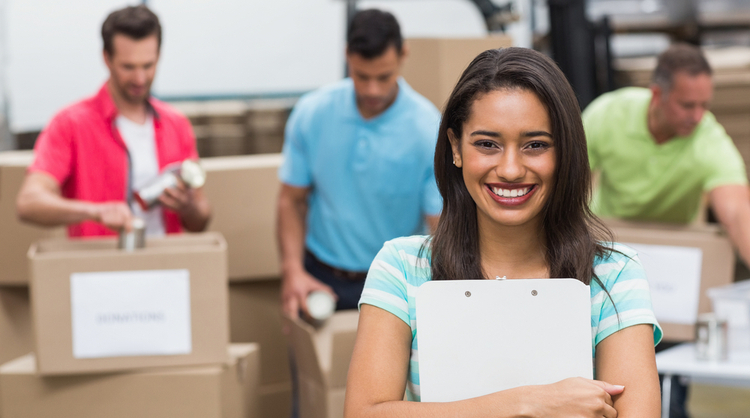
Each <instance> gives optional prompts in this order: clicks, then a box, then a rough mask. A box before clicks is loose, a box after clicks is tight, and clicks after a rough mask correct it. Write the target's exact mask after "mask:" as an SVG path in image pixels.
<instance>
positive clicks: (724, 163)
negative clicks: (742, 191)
mask: <svg viewBox="0 0 750 418" xmlns="http://www.w3.org/2000/svg"><path fill="white" fill-rule="evenodd" d="M704 117H705V118H707V119H708V120H707V121H706V122H708V123H710V125H711V129H710V130H709V132H708V133H707V135H710V136H711V138H712V140H711V141H710V146H709V149H708V150H706V152H704V153H703V155H704V157H705V158H706V159H707V160H706V163H707V164H708V165H709V175H708V176H707V177H706V180H705V183H704V184H703V190H704V191H706V192H708V191H711V190H713V189H714V188H716V187H718V186H724V185H728V184H739V185H745V184H747V171H746V170H745V162H744V161H743V159H742V156H741V155H740V152H739V151H738V150H737V147H736V146H735V145H734V142H733V141H732V139H731V138H730V137H729V135H727V133H726V131H725V130H724V127H723V126H721V125H720V124H719V123H718V122H717V121H716V120H715V118H714V117H713V115H711V114H706V115H705V116H704Z"/></svg>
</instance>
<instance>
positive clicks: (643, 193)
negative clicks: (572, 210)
mask: <svg viewBox="0 0 750 418" xmlns="http://www.w3.org/2000/svg"><path fill="white" fill-rule="evenodd" d="M650 100H651V91H650V90H648V89H644V88H638V87H628V88H623V89H620V90H617V91H614V92H611V93H607V94H604V95H602V96H601V97H599V98H598V99H596V100H595V101H594V102H592V103H591V104H590V105H589V106H588V107H587V108H586V110H585V111H584V112H583V125H584V128H585V130H586V139H587V142H588V152H589V163H590V165H591V170H592V171H594V172H596V171H599V172H600V177H599V185H598V188H597V189H596V190H594V196H593V200H592V203H591V209H592V210H593V211H594V213H595V214H597V215H598V216H600V217H605V218H625V219H637V220H646V221H661V222H676V223H688V222H691V221H692V220H693V219H694V218H695V217H696V216H697V214H698V210H699V207H700V202H701V197H702V195H703V193H704V192H708V191H710V190H712V189H713V188H715V187H717V186H722V185H728V184H740V185H744V184H747V174H746V172H745V164H744V162H743V161H742V157H741V156H740V153H739V151H737V148H736V147H735V146H734V143H733V142H732V139H731V138H729V136H728V135H727V133H726V132H725V131H724V128H723V127H722V126H721V125H720V124H719V123H718V122H717V121H716V118H715V117H714V115H713V114H711V113H710V112H706V113H705V115H704V116H703V120H701V122H700V124H698V126H697V127H696V129H695V131H693V133H692V134H691V135H689V136H685V137H675V138H672V139H670V140H669V141H667V142H665V143H662V144H657V143H656V141H655V140H654V138H653V137H652V136H651V133H650V132H649V131H648V127H647V123H646V113H647V110H648V105H649V102H650Z"/></svg>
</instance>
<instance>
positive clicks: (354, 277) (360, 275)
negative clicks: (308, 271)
mask: <svg viewBox="0 0 750 418" xmlns="http://www.w3.org/2000/svg"><path fill="white" fill-rule="evenodd" d="M305 253H307V255H308V256H310V259H311V260H312V261H313V262H314V263H315V264H316V265H318V266H319V267H320V268H322V269H323V270H326V271H328V272H329V273H331V274H333V275H334V276H336V277H338V278H340V279H344V280H346V281H350V282H361V281H363V280H365V278H367V272H366V271H349V270H342V269H340V268H337V267H333V266H329V265H328V264H326V263H324V262H322V261H320V260H318V257H315V254H313V253H311V252H310V251H309V250H305Z"/></svg>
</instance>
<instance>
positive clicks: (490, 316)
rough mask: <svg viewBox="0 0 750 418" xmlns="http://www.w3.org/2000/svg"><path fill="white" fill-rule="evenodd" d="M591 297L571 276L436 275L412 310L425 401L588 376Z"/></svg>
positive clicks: (420, 291) (422, 289)
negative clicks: (475, 277)
mask: <svg viewBox="0 0 750 418" xmlns="http://www.w3.org/2000/svg"><path fill="white" fill-rule="evenodd" d="M590 298H591V295H590V290H589V287H588V286H586V285H585V284H583V283H582V282H580V281H578V280H575V279H511V280H441V281H430V282H427V283H425V284H423V285H421V286H420V287H419V289H418V292H417V300H416V316H417V335H418V339H419V340H418V350H419V386H420V396H421V400H422V402H451V401H458V400H463V399H469V398H474V397H478V396H483V395H487V394H490V393H493V392H497V391H501V390H506V389H511V388H514V387H518V386H525V385H540V384H548V383H554V382H558V381H560V380H563V379H566V378H569V377H576V376H580V377H584V378H589V379H591V378H593V362H592V358H591V353H592V347H591V344H592V342H591V299H590Z"/></svg>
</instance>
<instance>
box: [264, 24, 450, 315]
mask: <svg viewBox="0 0 750 418" xmlns="http://www.w3.org/2000/svg"><path fill="white" fill-rule="evenodd" d="M406 55H407V49H406V46H405V45H404V44H403V39H402V37H401V31H400V28H399V24H398V22H397V21H396V19H395V18H394V16H393V15H392V14H390V13H387V12H382V11H379V10H364V11H360V12H358V13H357V14H356V15H354V17H353V18H352V21H351V23H350V26H349V29H348V32H347V49H346V62H347V65H348V69H349V78H346V79H345V80H342V81H340V82H337V83H335V84H332V85H329V86H326V87H323V88H321V89H319V90H317V91H315V92H312V93H310V94H308V95H306V96H304V97H302V98H301V99H300V101H299V102H298V103H297V105H296V106H295V107H294V110H293V111H292V114H291V116H290V118H289V121H288V123H287V127H286V133H285V142H284V149H283V153H284V162H283V164H282V166H281V167H280V169H279V177H280V179H281V181H282V183H283V185H282V188H281V192H280V195H279V201H278V238H279V245H280V250H281V263H282V276H283V285H282V295H281V297H282V309H283V310H284V312H285V313H286V314H288V315H291V316H293V317H296V316H297V315H298V312H299V310H300V309H301V310H302V311H303V312H307V307H306V304H305V299H306V297H307V295H308V294H309V293H310V292H312V291H316V290H323V291H328V292H331V293H333V294H335V295H337V298H338V300H337V309H354V308H356V307H357V302H358V301H359V297H360V294H361V293H362V288H363V286H364V279H365V276H366V272H367V269H368V268H369V266H370V263H371V262H372V260H373V258H374V257H375V255H376V254H377V252H378V251H379V250H380V248H381V247H382V246H383V243H384V242H385V241H388V240H390V239H393V238H396V237H400V236H404V235H410V234H413V233H418V232H420V231H423V230H424V227H425V221H426V223H427V224H428V225H429V226H430V227H432V226H434V225H435V224H436V222H437V218H438V215H439V211H440V209H441V207H442V206H441V204H442V203H441V199H440V195H439V193H438V191H437V187H436V185H435V178H434V173H433V159H432V158H433V153H434V149H435V141H436V138H437V128H438V122H439V118H440V115H439V113H438V111H437V109H436V108H435V106H434V105H433V104H431V103H430V102H429V101H427V99H425V98H424V97H422V96H421V95H419V94H418V93H416V92H415V91H414V90H413V89H412V88H411V87H410V86H409V85H408V84H407V83H406V82H405V81H404V80H403V79H402V78H400V77H399V71H400V68H401V65H402V63H403V61H404V59H405V58H406Z"/></svg>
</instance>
